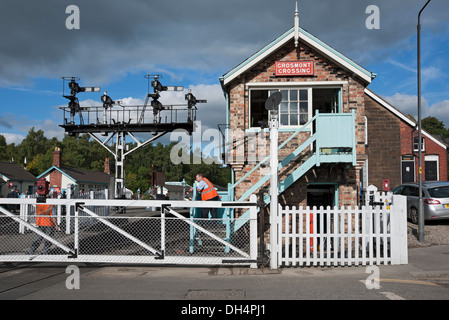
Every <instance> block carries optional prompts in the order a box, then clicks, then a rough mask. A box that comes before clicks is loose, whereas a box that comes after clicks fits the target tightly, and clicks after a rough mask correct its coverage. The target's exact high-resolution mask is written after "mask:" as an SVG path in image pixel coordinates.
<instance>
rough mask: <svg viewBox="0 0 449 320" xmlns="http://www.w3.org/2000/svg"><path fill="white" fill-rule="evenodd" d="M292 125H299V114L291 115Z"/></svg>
mask: <svg viewBox="0 0 449 320" xmlns="http://www.w3.org/2000/svg"><path fill="white" fill-rule="evenodd" d="M290 125H291V126H297V125H298V114H291V115H290Z"/></svg>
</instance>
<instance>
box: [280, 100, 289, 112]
mask: <svg viewBox="0 0 449 320" xmlns="http://www.w3.org/2000/svg"><path fill="white" fill-rule="evenodd" d="M281 113H288V103H287V102H281Z"/></svg>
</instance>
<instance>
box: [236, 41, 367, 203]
mask: <svg viewBox="0 0 449 320" xmlns="http://www.w3.org/2000/svg"><path fill="white" fill-rule="evenodd" d="M292 60H313V61H314V64H315V74H314V75H313V76H301V77H299V76H298V77H292V76H286V77H280V76H276V75H275V71H276V68H275V61H292ZM305 81H346V82H347V84H344V85H343V86H342V109H343V112H351V110H355V111H356V145H357V155H358V158H360V159H364V158H365V157H366V156H365V119H364V116H365V93H364V88H365V83H364V82H363V81H362V80H360V79H358V78H354V75H353V74H351V73H349V72H347V71H346V70H344V69H342V68H340V67H339V66H338V65H337V64H335V63H334V62H332V61H331V60H329V59H327V58H326V57H325V56H323V55H322V54H320V53H318V52H315V51H313V50H312V49H311V48H310V47H308V46H307V45H305V44H303V43H300V45H299V47H298V48H295V46H294V43H293V41H291V42H289V43H288V44H286V45H284V46H283V47H282V48H280V49H279V50H277V51H276V52H274V53H272V54H271V55H270V56H269V57H267V58H266V59H264V60H262V61H261V62H259V63H258V64H257V65H255V66H254V67H252V68H251V69H250V70H248V71H246V72H245V73H243V74H242V75H240V76H239V77H237V78H236V79H234V80H233V81H232V82H231V83H230V84H228V86H227V91H228V92H229V102H230V106H229V108H230V110H229V112H230V129H231V131H236V130H240V131H241V132H244V130H245V129H248V128H249V121H250V117H249V88H248V87H247V86H246V84H247V83H248V84H250V83H251V82H266V83H267V84H269V83H270V82H305ZM289 135H291V133H289V134H285V133H280V134H279V137H280V139H279V140H280V143H281V142H282V141H284V139H286V137H288V136H289ZM308 135H309V133H303V134H302V135H299V136H298V139H296V140H295V139H293V140H292V141H291V142H290V145H288V146H287V148H286V150H285V151H284V153H285V152H287V151H290V152H291V151H292V150H294V146H295V145H296V146H298V145H299V144H300V143H301V142H302V141H304V140H305V139H306V138H307V136H308ZM266 148H267V154H269V141H268V142H267V144H266ZM247 150H248V149H247V146H246V144H245V148H244V150H243V152H244V153H245V154H247ZM240 151H241V150H240ZM235 153H237V152H235ZM235 153H234V154H233V159H235ZM240 153H241V152H240ZM282 156H283V154H281V155H280V157H282ZM361 164H363V161H358V165H357V166H356V167H352V166H350V167H349V168H346V169H345V170H340V169H339V171H338V173H337V172H336V171H335V168H336V167H338V166H339V165H336V166H332V165H330V166H329V167H328V166H324V167H325V169H323V168H320V170H315V171H314V173H307V174H306V175H305V176H304V177H303V178H301V179H300V180H298V181H297V182H296V183H295V184H294V185H293V186H292V187H290V188H291V190H290V191H289V193H293V194H294V200H293V199H292V196H293V195H292V196H284V198H285V199H291V200H292V201H289V202H290V204H293V205H297V204H303V205H304V204H305V200H306V192H305V186H306V185H307V182H311V181H312V182H313V181H329V182H331V181H336V182H339V185H340V187H339V195H340V205H356V200H357V186H358V181H359V174H358V170H359V169H360V166H361ZM297 165H298V164H296V166H297ZM252 167H253V165H248V164H245V161H234V162H233V168H234V170H235V181H238V180H239V179H240V178H241V177H243V176H244V174H245V173H247V172H248V171H249V170H250V169H251V168H252ZM293 169H294V168H293ZM293 169H292V170H293ZM317 171H319V172H320V174H321V175H316V172H317ZM340 172H344V173H343V177H340V175H341V173H340ZM263 173H264V172H260V171H257V172H255V173H254V174H253V175H252V176H250V177H248V179H247V180H245V182H244V183H242V184H240V185H239V186H238V187H237V189H236V190H235V191H236V192H235V194H236V197H237V199H238V197H239V196H240V195H241V194H242V193H243V192H244V191H246V190H247V189H248V188H249V187H250V186H251V185H253V184H254V183H255V182H256V181H258V180H259V179H260V177H262V176H263ZM281 175H282V172H281Z"/></svg>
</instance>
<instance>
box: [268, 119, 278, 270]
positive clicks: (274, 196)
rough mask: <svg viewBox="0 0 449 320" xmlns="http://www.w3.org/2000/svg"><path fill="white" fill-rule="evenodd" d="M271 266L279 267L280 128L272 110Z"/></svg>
mask: <svg viewBox="0 0 449 320" xmlns="http://www.w3.org/2000/svg"><path fill="white" fill-rule="evenodd" d="M270 115H271V118H270V170H271V176H270V198H271V199H270V251H271V259H270V268H271V269H277V267H278V262H277V255H278V252H277V250H278V247H277V224H276V222H277V216H278V165H279V161H278V128H279V115H278V112H277V111H274V110H272V111H271V112H270Z"/></svg>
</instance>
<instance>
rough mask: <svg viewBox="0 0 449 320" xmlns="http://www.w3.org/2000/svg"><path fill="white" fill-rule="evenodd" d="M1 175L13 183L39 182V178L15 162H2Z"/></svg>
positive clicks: (0, 164) (0, 165) (0, 163)
mask: <svg viewBox="0 0 449 320" xmlns="http://www.w3.org/2000/svg"><path fill="white" fill-rule="evenodd" d="M0 174H1V175H3V176H5V177H6V178H8V179H9V180H11V181H33V182H34V181H37V178H36V177H35V176H33V175H32V174H31V173H29V172H28V171H26V170H25V169H24V168H22V167H21V166H20V165H18V164H17V163H15V162H0Z"/></svg>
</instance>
